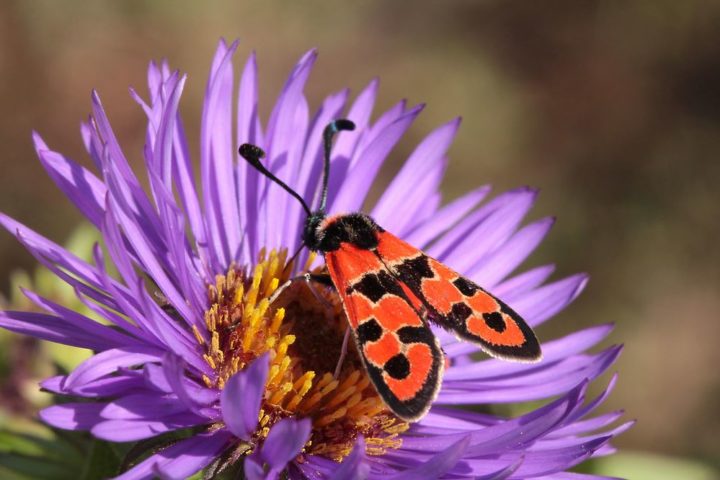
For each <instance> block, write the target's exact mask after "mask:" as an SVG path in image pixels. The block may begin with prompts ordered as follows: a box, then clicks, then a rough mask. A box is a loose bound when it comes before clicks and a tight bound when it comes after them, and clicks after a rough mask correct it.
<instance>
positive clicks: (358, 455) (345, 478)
mask: <svg viewBox="0 0 720 480" xmlns="http://www.w3.org/2000/svg"><path fill="white" fill-rule="evenodd" d="M365 459H366V457H365V439H364V438H363V437H362V436H359V437H358V439H357V440H356V442H355V446H354V447H353V449H352V452H350V455H348V456H347V457H345V460H343V461H342V463H341V464H340V466H339V467H338V469H337V470H335V472H334V473H333V474H332V476H331V477H330V479H329V480H365V479H366V478H368V476H369V475H370V465H368V464H367V462H366V461H365Z"/></svg>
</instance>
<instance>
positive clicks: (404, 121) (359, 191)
mask: <svg viewBox="0 0 720 480" xmlns="http://www.w3.org/2000/svg"><path fill="white" fill-rule="evenodd" d="M421 111H422V106H418V107H415V108H412V109H410V110H409V111H408V112H407V113H405V114H403V115H402V116H400V117H399V118H397V120H395V121H393V122H392V123H391V124H390V125H388V126H387V127H386V128H384V129H383V130H382V131H381V133H380V134H379V135H378V136H377V138H376V139H375V140H374V141H373V142H372V143H370V144H369V145H367V146H366V147H365V148H362V149H358V150H359V151H358V152H357V153H356V154H355V156H354V158H362V160H361V161H358V162H357V163H354V164H351V167H350V171H349V172H348V174H347V176H346V177H345V181H344V182H343V185H342V189H341V190H340V191H339V192H337V194H336V196H335V197H334V198H333V199H332V203H331V204H330V205H331V206H330V208H329V211H332V212H352V211H357V210H359V209H360V206H361V205H362V203H363V201H364V200H365V196H366V195H367V193H368V191H369V190H370V186H371V185H372V183H373V181H374V180H375V176H376V175H377V173H378V170H379V169H380V166H381V165H382V164H383V162H384V161H385V157H387V155H388V154H389V153H390V151H391V150H392V149H393V147H394V146H395V144H396V143H397V142H398V141H399V140H400V138H401V137H402V136H403V134H404V133H405V132H406V131H407V129H408V128H409V127H410V125H412V123H413V121H415V119H416V118H417V116H418V115H419V114H420V112H421Z"/></svg>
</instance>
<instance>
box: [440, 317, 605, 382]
mask: <svg viewBox="0 0 720 480" xmlns="http://www.w3.org/2000/svg"><path fill="white" fill-rule="evenodd" d="M612 328H613V326H612V325H597V326H595V327H590V328H586V329H585V330H579V331H577V332H573V333H571V334H569V335H566V336H564V337H562V338H559V339H556V340H552V341H549V342H544V343H543V359H542V361H541V362H540V363H537V364H535V365H532V366H531V365H528V364H523V363H518V362H506V361H503V360H497V359H488V360H482V361H478V362H473V363H470V364H467V365H461V366H455V365H452V366H450V368H448V369H447V370H445V373H444V375H443V379H444V380H445V381H447V380H473V379H491V378H494V377H499V376H508V375H518V374H523V373H526V372H530V371H532V370H534V369H542V368H547V367H548V366H549V365H550V364H552V363H553V362H556V361H559V360H562V359H565V358H569V357H571V356H573V355H577V354H579V353H582V352H584V351H585V350H588V349H589V348H591V347H594V346H595V345H597V344H598V343H600V342H601V341H602V340H603V339H605V338H606V337H607V336H608V335H609V334H610V332H611V331H612ZM463 344H464V345H466V344H467V342H464V343H463ZM456 345H460V344H459V343H456V344H452V345H450V346H447V347H446V346H443V349H444V350H445V351H446V352H447V351H448V350H451V351H452V353H448V356H449V357H450V358H452V357H453V356H454V355H456V352H455V350H457V349H454V348H452V347H454V346H456Z"/></svg>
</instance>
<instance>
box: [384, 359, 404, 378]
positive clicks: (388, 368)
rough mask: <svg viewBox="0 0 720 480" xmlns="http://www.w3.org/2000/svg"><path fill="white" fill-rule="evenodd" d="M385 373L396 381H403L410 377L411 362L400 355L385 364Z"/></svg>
mask: <svg viewBox="0 0 720 480" xmlns="http://www.w3.org/2000/svg"><path fill="white" fill-rule="evenodd" d="M383 369H384V370H385V372H387V374H388V375H390V376H391V377H392V378H394V379H396V380H402V379H403V378H406V377H407V376H408V375H410V362H409V361H408V359H407V357H406V356H405V355H403V354H402V353H398V354H397V355H395V356H394V357H392V358H391V359H390V360H388V361H387V362H385V366H384V367H383Z"/></svg>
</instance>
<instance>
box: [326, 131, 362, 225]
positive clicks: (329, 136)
mask: <svg viewBox="0 0 720 480" xmlns="http://www.w3.org/2000/svg"><path fill="white" fill-rule="evenodd" d="M341 130H355V124H354V123H353V122H352V121H350V120H346V119H344V118H341V119H338V120H335V121H333V122H330V123H328V126H327V127H325V130H324V131H323V143H324V147H325V148H324V150H325V170H324V172H323V184H322V194H321V196H320V206H319V207H318V211H320V212H325V207H326V204H327V193H328V179H329V177H330V150H331V149H332V140H333V137H334V136H335V134H336V133H338V132H340V131H341Z"/></svg>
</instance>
